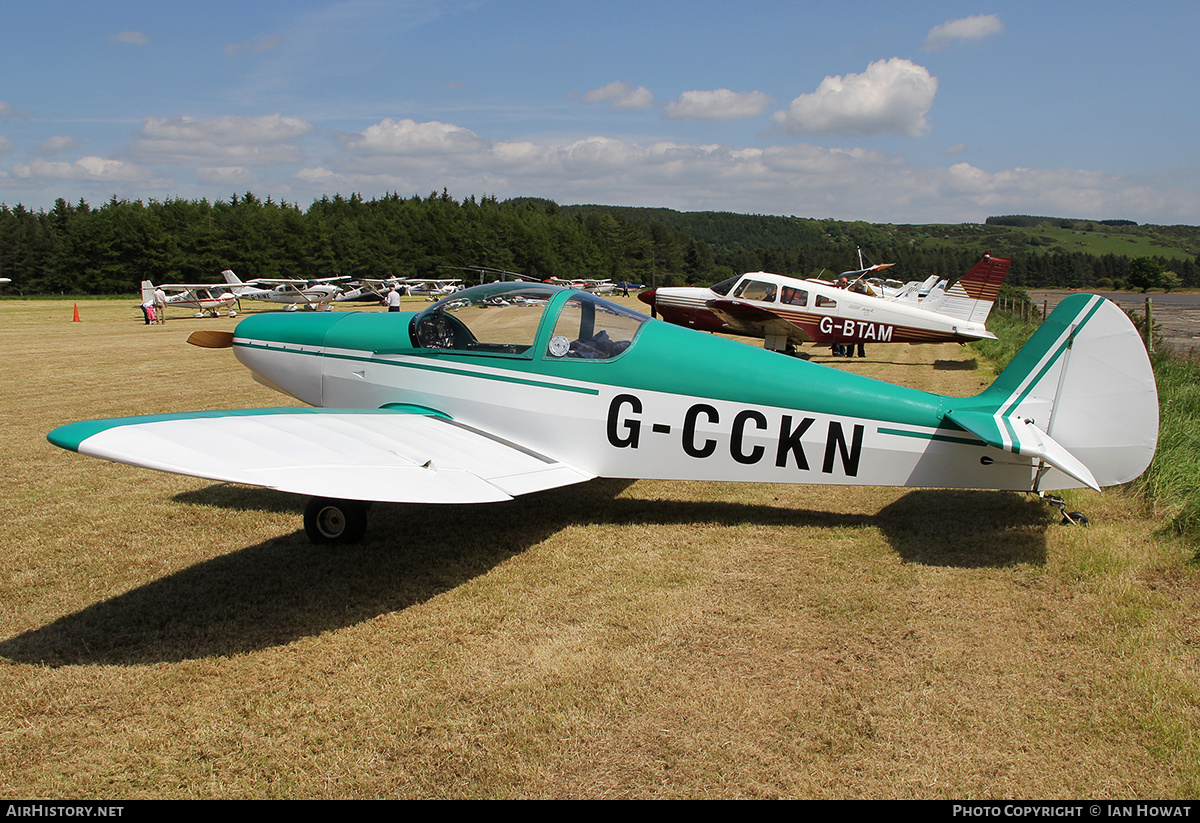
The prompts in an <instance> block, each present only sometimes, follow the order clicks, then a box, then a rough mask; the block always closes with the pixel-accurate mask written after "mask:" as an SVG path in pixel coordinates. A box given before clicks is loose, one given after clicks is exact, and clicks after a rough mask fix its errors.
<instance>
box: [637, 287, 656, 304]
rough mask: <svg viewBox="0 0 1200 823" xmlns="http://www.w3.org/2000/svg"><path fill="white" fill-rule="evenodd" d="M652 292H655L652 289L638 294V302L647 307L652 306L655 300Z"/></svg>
mask: <svg viewBox="0 0 1200 823" xmlns="http://www.w3.org/2000/svg"><path fill="white" fill-rule="evenodd" d="M654 292H655V290H654V289H649V290H648V291H643V292H638V296H637V297H638V300H641V301H642V302H643V303H645V304H646V305H648V306H653V305H654V300H655V296H654Z"/></svg>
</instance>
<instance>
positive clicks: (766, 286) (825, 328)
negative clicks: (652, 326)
mask: <svg viewBox="0 0 1200 823" xmlns="http://www.w3.org/2000/svg"><path fill="white" fill-rule="evenodd" d="M1010 265H1012V260H1011V259H1009V258H1004V257H992V256H991V255H990V254H985V255H984V256H983V259H982V260H980V261H979V262H978V263H976V264H975V266H974V267H973V268H972V269H971V270H970V271H969V272H967V273H966V274H964V275H963V276H962V277H960V278H959V279H958V280H957V281H956V282H955V283H954V284H953V285H951V286H950V287H949V288H942V287H940V286H939V287H937V288H934V289H933V290H932V291H930V292H929V294H928V295H927V296H926V297H924V298H921V299H919V300H913V299H900V298H897V297H876V296H875V295H874V294H873V293H870V290H869V287H868V286H866V285H865V284H863V283H862V280H861V278H862V276H863V275H864V274H865V270H864V271H863V272H847V274H846V275H843V277H844V278H846V280H845V283H846V286H847V287H839V286H838V285H836V284H834V283H831V282H830V281H828V280H817V279H808V280H802V279H799V278H795V277H785V276H783V275H779V274H769V273H767V272H750V273H748V274H743V275H742V276H741V277H736V278H731V279H729V280H726V281H724V282H722V283H718V284H717V285H715V286H713V287H711V288H663V289H652V290H650V291H645V292H642V293H641V294H639V295H638V298H639V299H640V300H641V301H642V302H644V303H648V304H650V306H651V307H652V308H653V309H654V311H655V313H656V314H658V315H660V316H661V317H662V318H663V319H664V320H666V321H668V322H670V323H675V324H677V325H680V326H687V327H689V328H693V329H699V330H701V331H712V332H724V333H727V334H742V335H746V336H748V337H761V338H763V340H764V341H765V342H764V346H765V348H768V349H771V350H773V351H786V350H787V349H789V348H792V347H795V346H798V345H800V344H801V343H807V342H814V343H817V344H820V345H847V346H848V345H852V344H856V343H947V342H957V343H965V342H969V341H971V340H979V339H981V338H994V337H995V335H994V334H992V333H991V332H989V331H988V330H987V329H986V328H985V327H984V321H986V320H987V317H988V314H989V313H990V312H991V310H992V304H993V303H994V302H995V300H996V294H997V293H998V292H999V291H1000V284H1001V283H1002V282H1003V281H1004V276H1005V275H1006V274H1007V273H1008V268H1009V266H1010ZM848 275H859V278H858V279H857V280H856V281H853V282H852V281H850V279H849V277H848ZM839 282H841V278H839Z"/></svg>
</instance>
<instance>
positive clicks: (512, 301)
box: [409, 283, 650, 360]
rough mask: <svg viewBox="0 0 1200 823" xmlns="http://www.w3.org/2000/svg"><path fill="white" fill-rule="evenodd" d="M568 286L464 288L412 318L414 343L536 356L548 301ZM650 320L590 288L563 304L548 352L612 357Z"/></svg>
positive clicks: (600, 358) (531, 284)
mask: <svg viewBox="0 0 1200 823" xmlns="http://www.w3.org/2000/svg"><path fill="white" fill-rule="evenodd" d="M562 291H566V289H562V288H559V287H558V286H551V285H547V284H545V283H492V284H490V285H486V286H476V287H474V288H470V289H467V290H465V291H460V292H458V293H457V294H453V295H450V296H448V297H445V298H443V299H442V300H440V301H438V302H437V303H435V304H434V305H433V306H431V307H429V308H428V309H426V310H425V311H423V312H421V313H420V314H418V315H417V316H416V317H415V318H413V321H412V325H411V326H410V327H409V329H410V335H411V337H412V340H413V343H414V344H415V345H417V346H419V347H421V348H426V349H450V350H454V351H469V352H481V353H488V354H497V355H508V356H518V357H532V356H533V354H534V350H533V345H534V342H535V341H536V340H537V335H538V329H539V327H540V326H541V322H542V315H543V314H544V313H545V309H546V306H547V304H549V302H550V301H551V299H553V298H554V296H555V295H557V294H558V293H559V292H562ZM649 319H650V318H648V317H646V315H644V314H639V313H638V312H635V311H631V310H630V309H626V308H624V307H622V306H618V305H617V304H615V303H611V302H609V301H608V300H605V299H604V298H602V297H597V296H596V295H594V294H591V293H589V292H573V293H571V295H570V296H569V297H568V298H567V299H566V300H565V301H564V302H563V303H562V309H561V310H560V311H559V312H558V315H557V319H556V321H555V325H554V330H553V333H552V334H551V336H550V340H549V344H548V345H547V348H546V351H545V354H546V356H548V357H551V358H554V359H557V358H564V357H565V358H580V359H585V360H607V359H610V358H613V357H616V356H618V355H619V354H621V352H623V351H625V349H627V348H628V347H629V346H630V344H631V343H632V342H633V339H634V337H636V336H637V333H638V330H639V329H641V327H642V324H644V323H645V322H646V321H647V320H649Z"/></svg>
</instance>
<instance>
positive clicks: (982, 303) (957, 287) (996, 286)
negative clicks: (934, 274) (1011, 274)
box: [921, 254, 1012, 323]
mask: <svg viewBox="0 0 1200 823" xmlns="http://www.w3.org/2000/svg"><path fill="white" fill-rule="evenodd" d="M1011 265H1012V259H1011V258H1008V257H992V256H991V255H990V254H985V255H984V256H983V259H982V260H980V261H979V262H978V263H976V264H975V265H974V266H972V267H971V270H970V271H969V272H967V273H966V274H964V275H963V276H962V277H960V278H959V279H958V280H957V281H956V282H955V283H954V285H953V286H950V288H948V289H946V290H945V291H944V292H943V293H941V294H938V295H935V294H934V292H932V291H931V292H930V293H929V296H928V297H926V298H925V299H924V300H922V301H921V307H922V308H926V309H930V310H932V311H937V312H941V313H942V314H948V315H950V316H951V317H957V318H959V319H960V320H966V321H968V322H972V323H983V322H986V321H987V318H988V315H989V314H991V311H992V304H993V303H995V302H996V295H997V294H999V292H1000V284H1001V283H1003V282H1004V277H1005V275H1007V274H1008V268H1009V266H1011Z"/></svg>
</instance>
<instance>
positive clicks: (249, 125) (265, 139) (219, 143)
mask: <svg viewBox="0 0 1200 823" xmlns="http://www.w3.org/2000/svg"><path fill="white" fill-rule="evenodd" d="M312 130H313V127H312V125H311V124H309V123H307V122H305V121H304V120H300V119H298V118H295V117H284V116H282V115H279V114H272V115H265V116H263V117H235V116H226V117H218V118H213V119H208V120H196V119H194V118H191V117H187V116H186V115H185V116H181V117H171V118H164V117H150V118H147V119H146V120H145V122H144V123H143V124H142V128H141V131H139V132H138V137H137V139H135V140H133V141H132V142H131V143H130V144H129V145H128V149H129V151H130V152H131V153H132V154H133V155H134V157H136V158H137V159H138V160H140V161H142V162H156V163H182V164H192V163H195V164H200V165H203V166H206V167H224V166H259V165H275V164H281V163H300V162H303V160H304V151H303V149H301V148H300V147H299V146H297V145H295V144H292V143H288V142H285V141H288V140H291V139H294V138H297V137H302V136H303V135H306V134H308V133H309V132H311V131H312Z"/></svg>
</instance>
